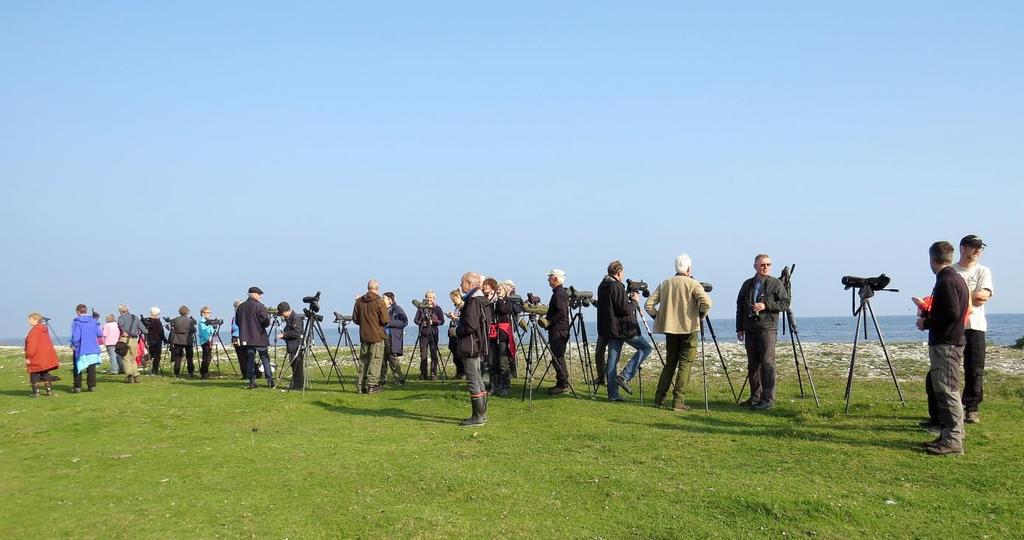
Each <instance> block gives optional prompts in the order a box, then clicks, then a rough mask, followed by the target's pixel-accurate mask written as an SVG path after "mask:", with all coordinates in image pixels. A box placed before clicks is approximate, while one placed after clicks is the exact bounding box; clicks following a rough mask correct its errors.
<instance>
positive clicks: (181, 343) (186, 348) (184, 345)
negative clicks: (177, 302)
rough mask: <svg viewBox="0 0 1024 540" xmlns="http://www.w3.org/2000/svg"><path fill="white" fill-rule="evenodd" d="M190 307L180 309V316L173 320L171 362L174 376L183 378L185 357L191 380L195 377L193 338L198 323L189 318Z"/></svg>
mask: <svg viewBox="0 0 1024 540" xmlns="http://www.w3.org/2000/svg"><path fill="white" fill-rule="evenodd" d="M188 314H189V309H188V306H181V307H180V308H178V316H177V317H175V318H174V319H171V362H173V363H174V376H175V377H180V376H181V358H182V356H184V357H185V363H186V364H187V365H188V376H189V378H192V377H195V376H196V374H195V372H196V364H195V362H194V360H193V358H194V354H195V352H194V351H193V350H192V336H193V335H194V334H195V331H196V321H195V319H193V318H192V317H189V316H188Z"/></svg>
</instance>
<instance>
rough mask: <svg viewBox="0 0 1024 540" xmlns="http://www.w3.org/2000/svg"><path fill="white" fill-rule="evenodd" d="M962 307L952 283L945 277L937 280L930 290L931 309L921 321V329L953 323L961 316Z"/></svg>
mask: <svg viewBox="0 0 1024 540" xmlns="http://www.w3.org/2000/svg"><path fill="white" fill-rule="evenodd" d="M963 308H964V306H961V305H960V299H959V298H957V294H956V288H955V287H954V286H953V284H952V283H950V281H949V280H946V279H943V280H941V281H939V282H937V283H936V284H935V289H934V290H933V291H932V309H931V311H930V312H929V313H928V317H927V318H925V319H924V320H923V321H922V323H923V327H924V328H923V329H928V328H934V327H936V326H940V327H941V326H947V325H949V324H952V323H955V322H956V321H957V320H959V319H960V317H963V312H964V310H963Z"/></svg>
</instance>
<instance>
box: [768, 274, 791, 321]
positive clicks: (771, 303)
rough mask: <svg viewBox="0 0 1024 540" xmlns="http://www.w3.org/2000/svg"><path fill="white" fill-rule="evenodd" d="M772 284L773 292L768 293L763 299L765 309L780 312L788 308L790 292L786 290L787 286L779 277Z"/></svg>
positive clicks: (770, 311)
mask: <svg viewBox="0 0 1024 540" xmlns="http://www.w3.org/2000/svg"><path fill="white" fill-rule="evenodd" d="M771 284H772V294H766V295H765V296H764V300H763V302H764V308H765V311H768V312H769V313H779V312H782V311H786V310H788V309H789V293H788V292H786V287H785V286H783V285H782V282H781V281H779V280H777V279H773V280H772V281H771ZM766 285H767V283H766Z"/></svg>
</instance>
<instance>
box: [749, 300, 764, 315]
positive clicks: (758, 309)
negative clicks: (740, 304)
mask: <svg viewBox="0 0 1024 540" xmlns="http://www.w3.org/2000/svg"><path fill="white" fill-rule="evenodd" d="M751 307H752V309H753V310H754V313H760V312H762V311H764V308H765V305H764V302H758V303H756V304H754V305H753V306H751Z"/></svg>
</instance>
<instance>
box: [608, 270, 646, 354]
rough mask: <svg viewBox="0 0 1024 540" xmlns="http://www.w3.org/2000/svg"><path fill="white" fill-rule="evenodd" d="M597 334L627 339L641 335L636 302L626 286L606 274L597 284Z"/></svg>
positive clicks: (609, 337) (610, 337)
mask: <svg viewBox="0 0 1024 540" xmlns="http://www.w3.org/2000/svg"><path fill="white" fill-rule="evenodd" d="M597 298H598V300H599V301H598V303H597V335H599V336H604V337H606V338H608V339H621V340H627V339H631V338H634V337H636V336H638V335H640V325H638V324H637V323H636V303H635V302H633V301H632V300H631V299H630V298H629V295H627V294H626V286H625V285H623V284H622V282H621V281H619V280H617V279H615V278H614V277H612V276H605V277H604V279H602V280H601V284H600V285H598V286H597Z"/></svg>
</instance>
